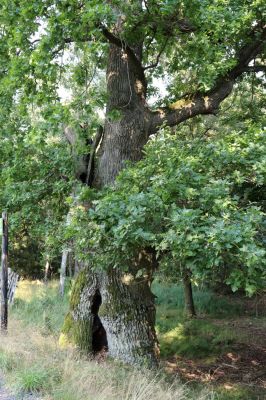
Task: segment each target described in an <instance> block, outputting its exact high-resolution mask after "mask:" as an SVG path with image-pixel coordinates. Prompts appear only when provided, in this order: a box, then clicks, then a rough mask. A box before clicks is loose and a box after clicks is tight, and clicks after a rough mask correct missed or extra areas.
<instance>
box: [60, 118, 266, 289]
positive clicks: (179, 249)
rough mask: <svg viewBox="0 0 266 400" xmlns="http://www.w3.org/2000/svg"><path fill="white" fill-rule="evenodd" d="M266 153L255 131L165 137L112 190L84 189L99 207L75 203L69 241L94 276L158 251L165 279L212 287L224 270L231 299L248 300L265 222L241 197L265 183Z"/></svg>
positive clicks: (258, 281)
mask: <svg viewBox="0 0 266 400" xmlns="http://www.w3.org/2000/svg"><path fill="white" fill-rule="evenodd" d="M265 150H266V149H265V133H264V132H263V130H262V128H261V126H258V125H256V124H252V123H249V124H248V123H247V124H246V128H245V130H241V131H239V130H232V131H231V132H230V133H227V134H226V135H224V134H222V133H220V134H218V135H212V134H210V135H205V136H202V137H194V138H193V139H191V138H189V139H188V138H186V137H184V135H182V133H181V134H179V135H176V136H174V135H172V132H169V131H168V130H166V129H164V130H163V131H162V132H161V134H160V135H159V136H158V137H156V138H154V140H152V141H151V142H150V143H149V144H148V145H147V146H146V148H145V158H144V159H143V160H142V161H140V162H139V163H138V164H137V165H134V166H128V168H127V169H125V170H124V171H123V172H122V173H121V174H120V175H119V177H118V179H117V182H116V185H115V187H114V188H108V189H106V190H105V191H103V192H101V193H100V194H98V193H95V192H94V191H92V190H91V189H86V188H85V189H84V190H82V191H81V193H80V199H81V200H82V201H84V200H86V201H88V202H92V204H93V207H92V208H90V209H89V210H87V209H86V208H85V207H83V206H75V205H73V207H72V213H73V217H72V224H71V225H70V226H69V227H68V229H67V232H66V235H67V236H68V235H69V237H73V236H74V237H75V239H76V243H77V246H78V248H79V251H80V255H81V256H82V254H83V257H85V258H86V260H87V262H88V263H89V265H90V266H91V268H99V267H101V268H108V267H109V266H110V265H113V266H114V267H115V268H122V269H123V268H124V269H126V268H127V267H126V266H127V265H128V264H130V262H131V264H132V260H133V259H134V257H136V256H137V254H138V253H139V252H140V251H141V250H145V249H147V248H154V249H155V251H156V254H157V258H158V260H159V262H160V269H161V271H163V272H164V273H165V274H166V275H168V276H171V277H173V278H177V277H178V276H179V277H180V276H182V273H183V272H184V271H185V270H189V271H190V272H191V273H192V277H193V279H194V280H195V281H197V282H199V281H208V280H213V279H214V277H215V276H217V274H219V271H220V270H221V269H223V270H226V282H227V283H228V284H230V285H231V287H232V289H233V290H234V291H235V290H237V289H239V288H244V289H245V290H246V292H247V293H248V294H250V295H251V294H253V293H254V292H255V291H256V290H257V289H258V288H260V287H263V285H264V283H265V250H264V243H263V240H264V239H265V236H264V235H265V222H264V213H263V211H262V210H261V208H260V204H259V202H256V201H254V200H253V201H251V200H250V199H249V198H248V195H247V193H246V191H245V190H244V189H245V186H248V187H252V186H253V187H256V188H259V187H263V185H265V172H266V168H265ZM86 249H89V250H87V251H86ZM135 273H136V274H138V275H141V274H142V273H143V274H144V273H145V270H143V271H140V270H138V271H135Z"/></svg>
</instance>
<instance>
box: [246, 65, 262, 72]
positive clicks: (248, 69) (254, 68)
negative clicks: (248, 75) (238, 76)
mask: <svg viewBox="0 0 266 400" xmlns="http://www.w3.org/2000/svg"><path fill="white" fill-rule="evenodd" d="M242 71H243V72H266V65H252V66H249V67H245V68H243V70H242Z"/></svg>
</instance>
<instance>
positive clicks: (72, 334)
mask: <svg viewBox="0 0 266 400" xmlns="http://www.w3.org/2000/svg"><path fill="white" fill-rule="evenodd" d="M136 54H140V52H138V51H137V50H136ZM107 90H108V95H109V98H108V105H107V115H106V121H105V126H104V132H103V136H102V140H101V145H100V149H99V151H98V160H97V165H96V171H95V175H94V182H93V186H94V187H97V188H102V187H104V186H106V185H112V184H113V183H114V180H115V178H116V176H117V174H118V173H119V172H120V171H121V169H122V168H123V167H124V166H125V163H126V162H127V161H133V162H135V161H138V160H140V159H141V157H142V149H143V146H144V145H145V144H146V142H147V140H148V137H149V116H150V113H149V111H148V109H147V107H146V103H145V92H146V83H145V79H144V74H143V73H141V71H140V70H139V68H138V65H137V63H136V62H135V60H132V57H131V56H130V55H128V54H127V52H126V51H125V49H123V48H120V47H118V46H116V45H115V44H111V45H110V51H109V61H108V68H107ZM114 110H115V111H116V113H117V114H118V115H117V117H116V118H113V116H112V112H113V111H114ZM153 262H154V259H153V257H152V256H150V255H149V254H148V253H145V252H144V253H143V254H140V255H139V257H138V260H132V266H130V268H131V269H132V270H134V271H135V272H136V271H137V269H138V263H140V264H141V268H143V265H144V267H146V269H147V271H151V269H152V264H153ZM130 268H129V270H130ZM154 325H155V306H154V296H153V294H152V293H151V290H150V276H149V274H148V275H147V277H146V278H141V279H140V278H136V277H135V274H134V273H132V274H131V273H128V274H125V273H122V272H121V271H119V270H118V269H114V268H112V265H110V268H109V270H108V271H107V272H101V273H98V274H95V273H92V272H90V271H89V270H88V269H87V270H84V271H82V272H81V273H80V274H79V276H78V278H77V280H76V282H75V285H74V290H73V294H72V298H71V309H70V312H69V314H68V316H67V317H66V320H65V324H64V327H63V335H62V337H61V341H62V342H64V341H65V340H71V341H74V342H75V343H76V344H77V345H78V346H79V347H80V348H81V349H85V350H86V351H89V352H93V351H96V350H99V349H101V348H107V347H108V352H109V355H110V356H112V357H114V358H116V359H119V360H122V361H124V362H127V363H130V364H145V365H146V366H154V365H156V363H157V359H158V343H157V339H156V333H155V329H154Z"/></svg>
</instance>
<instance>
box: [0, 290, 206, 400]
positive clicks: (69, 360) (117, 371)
mask: <svg viewBox="0 0 266 400" xmlns="http://www.w3.org/2000/svg"><path fill="white" fill-rule="evenodd" d="M43 290H45V289H44V287H43V286H42V285H35V287H34V288H32V287H29V284H25V283H22V286H21V287H20V289H19V291H18V294H17V296H18V298H20V300H25V301H27V302H30V299H35V301H36V299H37V298H38V292H39V291H40V292H43ZM48 290H49V289H48ZM41 296H43V294H42V295H41ZM42 301H43V300H42ZM18 307H19V306H18ZM36 307H37V308H38V305H36ZM18 315H19V309H18V308H17V309H16V310H15V311H14V313H12V312H11V316H10V321H9V330H8V335H6V336H2V337H1V342H0V368H1V369H2V370H3V371H4V374H5V377H6V378H5V379H6V382H7V384H8V386H9V387H10V388H11V389H13V391H16V392H27V391H32V392H34V391H35V392H38V399H44V400H162V399H164V400H185V399H186V400H187V399H194V400H196V399H197V400H203V399H212V398H213V397H212V395H211V394H210V393H209V394H207V395H206V394H204V393H201V394H199V393H197V394H194V395H193V394H192V393H191V391H188V389H187V387H185V386H184V385H183V384H181V383H180V382H179V381H178V380H176V381H174V382H171V383H170V382H169V381H167V380H166V378H165V374H163V372H154V371H146V370H136V369H133V368H131V367H125V366H122V365H120V364H118V363H115V362H111V361H105V362H102V363H100V364H99V363H97V362H96V361H94V360H89V359H88V358H86V357H85V356H81V355H80V354H79V353H78V352H77V351H76V350H75V349H73V348H72V349H71V348H68V349H61V348H60V347H59V345H58V335H57V334H56V333H54V332H53V334H50V335H48V334H47V332H44V330H43V329H42V327H40V326H39V324H37V325H34V324H32V323H30V322H29V321H31V320H32V319H31V318H29V319H28V320H27V323H26V324H25V321H24V320H20V319H18ZM23 315H24V314H23V313H22V317H23ZM40 396H41V397H40Z"/></svg>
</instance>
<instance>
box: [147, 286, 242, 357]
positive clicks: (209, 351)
mask: <svg viewBox="0 0 266 400" xmlns="http://www.w3.org/2000/svg"><path fill="white" fill-rule="evenodd" d="M153 292H154V294H155V295H156V303H157V322H156V329H157V333H158V337H159V341H160V350H161V357H162V358H165V357H170V356H174V355H175V356H176V355H177V356H184V357H188V358H211V357H214V356H217V355H219V354H221V352H224V351H226V350H228V349H230V346H231V345H232V344H233V343H234V342H235V341H236V339H237V338H236V335H235V334H234V333H233V332H232V330H230V329H228V328H226V327H221V326H217V325H215V324H214V323H213V322H212V318H221V319H222V318H225V317H227V318H228V317H229V318H232V317H233V316H236V315H239V314H241V313H243V309H242V308H241V306H240V305H238V304H232V302H230V300H229V299H228V300H227V299H226V298H221V297H220V296H216V295H215V294H213V293H212V292H210V291H208V290H204V291H203V290H200V289H197V288H196V289H194V301H195V307H196V310H197V313H198V315H199V317H198V318H192V319H191V318H187V317H186V316H185V314H184V296H183V290H182V288H181V287H180V286H177V285H174V284H161V283H159V282H155V283H154V284H153ZM203 316H204V318H203Z"/></svg>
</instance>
